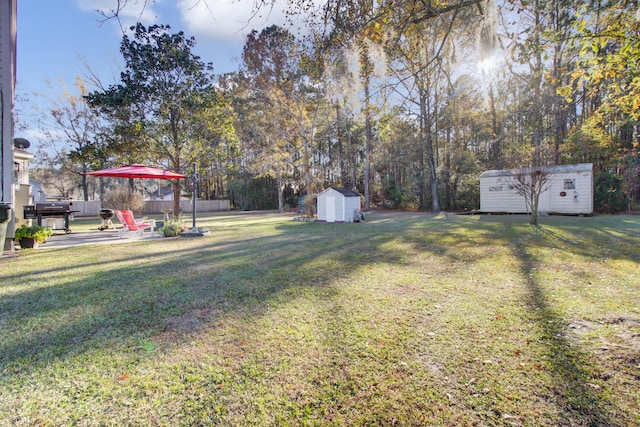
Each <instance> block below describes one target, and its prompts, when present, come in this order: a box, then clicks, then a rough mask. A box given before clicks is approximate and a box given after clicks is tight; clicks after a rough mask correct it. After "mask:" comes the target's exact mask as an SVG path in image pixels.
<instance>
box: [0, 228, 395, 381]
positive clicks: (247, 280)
mask: <svg viewBox="0 0 640 427" xmlns="http://www.w3.org/2000/svg"><path fill="white" fill-rule="evenodd" d="M349 227H354V226H349V225H338V226H329V227H326V226H322V225H316V224H314V225H311V226H310V227H309V226H303V227H300V226H297V225H292V224H283V225H279V226H278V227H276V230H275V233H274V234H272V235H265V236H260V235H258V236H252V235H247V236H246V237H244V238H242V239H237V238H236V239H234V240H233V241H222V240H220V239H216V240H213V241H212V240H207V239H202V240H197V239H196V240H191V239H179V240H174V241H173V243H171V242H158V244H156V245H154V246H152V247H151V248H150V247H149V246H146V245H145V246H137V245H130V246H118V247H117V248H112V249H111V250H112V251H113V250H114V249H117V252H115V253H111V254H110V255H109V256H108V260H107V261H104V262H103V263H101V262H100V261H95V259H94V257H89V258H88V261H86V262H83V257H82V254H81V252H78V251H79V250H80V249H77V248H76V249H72V250H70V253H75V254H77V256H76V258H74V259H72V260H67V261H61V262H60V264H59V265H58V266H56V267H51V268H45V269H44V271H41V270H40V269H39V268H38V267H37V265H34V266H32V267H31V270H30V271H25V272H23V273H20V274H13V275H8V277H7V279H8V280H7V281H6V282H5V285H6V286H13V287H20V286H24V289H23V290H19V291H16V292H15V293H12V294H8V295H5V296H3V298H2V299H1V300H0V329H1V330H2V331H3V337H2V340H1V341H0V373H1V372H3V371H5V370H7V369H8V370H10V371H11V370H12V366H13V365H15V364H18V365H20V366H19V370H20V372H23V373H28V372H29V371H30V370H37V369H38V366H39V365H40V364H47V363H48V362H50V361H52V360H61V359H64V358H65V357H68V356H72V355H76V354H79V353H83V352H88V351H91V350H93V349H99V348H110V347H118V346H124V347H125V348H126V347H127V345H128V344H127V343H130V342H131V341H132V340H133V341H135V340H136V339H139V338H141V337H142V338H144V337H150V336H154V335H157V334H159V333H162V332H166V331H168V330H170V329H172V328H177V330H176V331H175V332H176V333H177V334H178V335H185V334H186V335H191V334H194V333H197V332H198V330H199V329H200V328H203V327H205V326H207V325H215V324H217V323H218V322H219V321H220V319H224V318H225V317H226V316H229V315H232V314H237V313H242V314H243V316H259V315H260V314H261V313H262V312H263V311H264V310H267V309H269V307H268V305H266V304H265V301H268V300H269V299H270V297H271V296H272V295H273V294H277V293H280V292H283V291H286V290H287V289H289V288H292V287H296V286H308V287H322V286H326V285H327V284H330V283H331V282H332V281H334V280H337V279H340V278H341V277H348V275H349V274H351V271H352V270H353V269H355V268H359V267H361V266H362V265H363V263H367V262H371V261H373V260H374V257H375V258H376V259H384V260H385V262H389V263H395V262H399V260H400V259H401V257H402V254H400V253H396V252H394V251H390V250H386V249H384V248H383V247H382V246H383V245H384V244H385V242H386V241H387V240H388V239H390V238H392V235H389V236H386V237H385V236H380V235H378V234H377V233H375V232H374V231H372V230H366V229H363V228H360V229H359V230H355V229H354V228H349ZM355 227H357V225H356V226H355ZM160 245H164V246H160ZM137 247H139V248H141V249H140V250H137V249H136V248H137ZM163 247H164V249H165V250H164V251H163V250H162V248H163ZM354 247H357V248H359V250H358V252H356V253H354V251H353V248H354ZM143 248H144V249H143ZM149 248H150V249H149ZM169 248H172V250H168V249H169ZM101 250H103V249H102V248H85V249H83V250H82V251H83V252H84V253H90V252H92V251H94V255H95V253H98V252H99V251H101ZM147 250H150V251H151V252H150V253H146V251H147ZM74 251H75V252H74ZM57 253H59V252H57ZM52 255H55V253H54V252H51V253H49V254H46V253H33V254H30V255H29V256H30V257H34V260H35V259H36V258H38V257H46V256H48V257H51V256H52ZM61 258H62V257H61ZM17 261H19V260H17ZM36 264H37V263H36ZM325 265H331V266H332V268H331V270H327V269H326V268H325V267H324V266H325ZM99 266H102V268H97V267H99ZM67 269H70V270H75V272H73V273H69V274H68V276H70V277H73V279H72V280H69V279H65V275H66V272H67ZM77 271H80V273H77ZM54 277H55V279H54V280H53V282H54V283H55V282H56V281H57V282H58V284H55V285H49V284H47V281H49V280H52V278H54ZM180 319H183V320H184V321H183V320H180ZM187 326H188V327H187Z"/></svg>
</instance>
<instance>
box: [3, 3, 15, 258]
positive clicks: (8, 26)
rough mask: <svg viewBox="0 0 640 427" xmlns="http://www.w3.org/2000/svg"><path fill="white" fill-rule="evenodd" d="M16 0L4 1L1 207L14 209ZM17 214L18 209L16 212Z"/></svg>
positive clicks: (8, 245)
mask: <svg viewBox="0 0 640 427" xmlns="http://www.w3.org/2000/svg"><path fill="white" fill-rule="evenodd" d="M16 3H17V2H16V0H2V1H0V108H1V109H2V111H1V113H2V114H1V115H0V116H1V117H2V119H1V123H0V203H2V204H6V205H10V206H11V207H12V208H13V207H14V196H15V194H14V187H13V99H14V90H15V82H16V14H17V12H16ZM13 210H14V211H15V209H13ZM13 236H14V220H13V215H12V219H11V221H10V222H9V224H8V225H7V228H6V238H5V241H3V242H0V253H1V252H2V250H3V249H4V250H13Z"/></svg>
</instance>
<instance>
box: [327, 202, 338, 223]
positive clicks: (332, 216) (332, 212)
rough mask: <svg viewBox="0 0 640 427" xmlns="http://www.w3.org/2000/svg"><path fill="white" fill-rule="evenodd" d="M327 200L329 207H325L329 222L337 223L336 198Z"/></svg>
mask: <svg viewBox="0 0 640 427" xmlns="http://www.w3.org/2000/svg"><path fill="white" fill-rule="evenodd" d="M325 200H326V203H327V205H326V206H325V209H326V213H327V222H336V198H335V197H327V198H326V199H325Z"/></svg>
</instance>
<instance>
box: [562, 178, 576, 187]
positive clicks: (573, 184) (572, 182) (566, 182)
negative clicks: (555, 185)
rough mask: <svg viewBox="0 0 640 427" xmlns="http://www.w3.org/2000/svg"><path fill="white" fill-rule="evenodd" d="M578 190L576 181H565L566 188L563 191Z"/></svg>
mask: <svg viewBox="0 0 640 427" xmlns="http://www.w3.org/2000/svg"><path fill="white" fill-rule="evenodd" d="M575 189H576V180H575V179H573V178H571V179H565V180H564V187H563V190H575Z"/></svg>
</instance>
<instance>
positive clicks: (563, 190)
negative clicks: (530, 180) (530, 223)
mask: <svg viewBox="0 0 640 427" xmlns="http://www.w3.org/2000/svg"><path fill="white" fill-rule="evenodd" d="M517 172H518V170H497V171H486V172H484V173H483V174H482V175H480V210H481V211H482V212H487V213H490V212H495V213H527V209H526V204H525V201H524V197H523V196H521V195H518V194H516V191H515V189H514V188H513V184H514V182H515V177H516V174H517ZM547 172H548V173H549V181H548V183H547V185H546V188H545V190H544V191H543V192H542V193H541V194H540V204H539V207H538V211H539V212H549V213H561V214H586V215H588V214H591V213H593V165H592V164H591V163H582V164H577V165H566V166H552V167H549V168H548V170H547Z"/></svg>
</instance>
